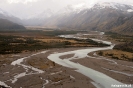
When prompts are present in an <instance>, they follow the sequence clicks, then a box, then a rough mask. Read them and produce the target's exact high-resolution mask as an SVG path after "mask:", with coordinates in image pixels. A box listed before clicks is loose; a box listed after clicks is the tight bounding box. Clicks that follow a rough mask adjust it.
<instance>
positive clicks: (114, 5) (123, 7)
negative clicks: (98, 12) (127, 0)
mask: <svg viewBox="0 0 133 88" xmlns="http://www.w3.org/2000/svg"><path fill="white" fill-rule="evenodd" d="M93 8H95V9H105V8H111V9H117V10H121V11H128V12H132V10H133V6H131V5H127V4H121V3H115V2H100V3H96V4H95V5H94V7H93Z"/></svg>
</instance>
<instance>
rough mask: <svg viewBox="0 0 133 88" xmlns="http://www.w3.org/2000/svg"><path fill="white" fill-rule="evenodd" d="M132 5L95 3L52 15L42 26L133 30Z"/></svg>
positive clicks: (120, 30)
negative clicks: (88, 6) (87, 6)
mask: <svg viewBox="0 0 133 88" xmlns="http://www.w3.org/2000/svg"><path fill="white" fill-rule="evenodd" d="M132 21H133V6H131V5H126V4H119V3H113V2H112V3H107V2H105V3H97V4H95V5H94V6H93V7H91V8H83V9H80V10H73V11H69V13H68V14H66V12H65V13H62V14H58V15H53V16H51V17H49V18H48V19H47V20H45V21H44V24H43V26H47V27H60V28H68V29H78V30H98V31H114V32H120V33H124V32H126V33H131V32H133V29H132V28H133V24H132V23H131V22H132Z"/></svg>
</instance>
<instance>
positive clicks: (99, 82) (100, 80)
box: [48, 35, 127, 88]
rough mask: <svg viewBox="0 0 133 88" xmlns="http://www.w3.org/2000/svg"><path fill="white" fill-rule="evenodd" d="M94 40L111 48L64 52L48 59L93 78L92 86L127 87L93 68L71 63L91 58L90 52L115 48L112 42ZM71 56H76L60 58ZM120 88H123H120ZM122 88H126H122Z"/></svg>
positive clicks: (105, 87) (52, 55)
mask: <svg viewBox="0 0 133 88" xmlns="http://www.w3.org/2000/svg"><path fill="white" fill-rule="evenodd" d="M61 37H67V38H68V37H69V38H70V37H71V36H68V35H67V36H65V35H62V36H61ZM72 37H73V36H72ZM77 38H79V37H77ZM93 40H94V41H100V42H103V43H106V44H110V46H109V47H102V48H88V49H81V50H74V51H69V52H63V53H55V54H51V55H49V56H48V59H49V60H51V61H54V62H55V63H57V64H59V65H62V66H64V67H68V68H74V69H76V70H75V71H77V72H79V73H81V74H83V75H85V76H87V77H89V78H91V79H92V80H93V82H92V84H93V85H94V86H95V87H97V88H112V86H111V85H112V84H117V85H125V84H124V83H121V82H119V81H117V80H115V79H113V78H111V77H109V76H107V75H105V74H103V73H101V72H98V71H96V70H93V69H91V68H88V67H85V66H83V65H81V64H79V63H74V62H72V61H71V60H73V59H80V58H85V57H89V56H88V53H90V52H94V51H98V50H108V49H112V48H113V47H114V45H113V44H112V43H111V42H108V41H102V40H98V39H93ZM69 54H74V56H73V57H71V58H66V59H61V58H60V56H64V55H69ZM119 88H121V87H119ZM122 88H124V87H122ZM126 88H127V87H126Z"/></svg>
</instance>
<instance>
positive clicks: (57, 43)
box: [0, 31, 108, 54]
mask: <svg viewBox="0 0 133 88" xmlns="http://www.w3.org/2000/svg"><path fill="white" fill-rule="evenodd" d="M75 33H78V31H14V32H13V31H9V32H2V33H1V35H0V47H1V48H0V54H12V53H21V52H27V51H37V50H41V49H50V48H68V47H89V46H91V47H94V46H95V47H103V46H108V45H106V44H102V43H97V42H95V41H92V40H90V39H74V38H71V39H66V38H60V37H57V35H61V34H75Z"/></svg>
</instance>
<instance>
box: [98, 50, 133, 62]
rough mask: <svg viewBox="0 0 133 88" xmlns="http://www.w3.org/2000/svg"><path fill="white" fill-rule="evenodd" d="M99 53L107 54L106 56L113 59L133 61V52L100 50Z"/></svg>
mask: <svg viewBox="0 0 133 88" xmlns="http://www.w3.org/2000/svg"><path fill="white" fill-rule="evenodd" d="M97 54H99V55H102V56H105V57H110V58H113V59H119V60H126V61H133V53H130V52H125V51H120V50H105V51H98V52H97Z"/></svg>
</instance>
